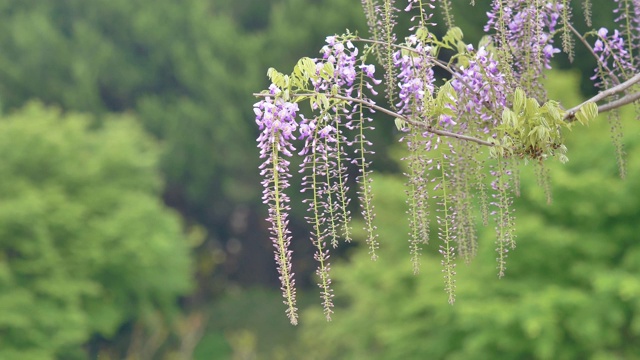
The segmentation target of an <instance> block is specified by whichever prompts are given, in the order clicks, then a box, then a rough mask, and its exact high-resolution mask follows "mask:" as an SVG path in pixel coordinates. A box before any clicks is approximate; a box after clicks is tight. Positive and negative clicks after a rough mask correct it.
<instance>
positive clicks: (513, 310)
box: [301, 72, 640, 359]
mask: <svg viewBox="0 0 640 360" xmlns="http://www.w3.org/2000/svg"><path fill="white" fill-rule="evenodd" d="M576 82H577V76H573V75H570V74H569V75H568V74H563V73H555V72H554V73H552V74H550V75H549V83H550V88H551V89H552V90H551V92H552V93H553V94H552V95H553V96H557V97H558V98H560V99H563V100H566V103H567V105H571V104H575V103H576V102H577V101H578V100H579V99H580V97H579V95H578V94H577V93H576V90H577V89H576V87H575V84H576ZM626 110H628V111H624V112H623V113H622V118H623V121H624V122H625V124H624V126H625V127H626V130H627V132H628V133H629V134H630V136H629V139H628V141H627V142H626V143H627V145H628V148H627V151H628V154H629V155H628V168H629V174H628V179H635V178H638V177H640V156H638V146H639V145H640V140H638V139H637V133H638V130H640V127H639V125H638V124H636V123H630V122H631V121H633V109H626ZM606 121H607V120H606V119H605V117H604V116H600V117H599V118H598V119H597V120H596V121H594V124H593V125H592V127H591V128H580V129H577V130H574V131H573V132H572V133H571V134H569V135H568V138H569V142H568V144H567V146H568V147H569V158H570V159H571V160H570V162H569V163H568V164H567V165H560V164H557V163H554V164H550V165H549V168H550V172H551V177H552V180H551V181H552V191H553V203H552V204H551V205H547V203H546V197H545V195H544V190H543V189H540V188H539V187H538V186H537V185H536V178H535V176H534V174H533V171H531V170H530V169H528V168H527V167H525V168H524V169H523V174H522V182H521V191H522V195H521V197H519V198H517V199H516V208H517V212H516V214H517V225H516V229H517V235H518V237H517V242H518V245H517V248H516V249H515V250H514V251H513V252H511V253H510V255H509V258H508V263H507V274H506V277H505V278H503V279H500V280H498V278H497V276H496V273H497V270H496V263H495V251H494V247H495V245H494V240H493V231H492V229H491V228H485V229H484V231H482V232H481V234H480V239H479V241H480V251H479V255H478V257H477V258H476V259H475V260H474V261H473V262H472V263H471V264H469V265H466V264H464V263H461V264H459V265H458V267H457V270H458V276H457V301H456V303H455V304H454V305H453V306H450V305H449V304H448V303H447V301H446V294H445V293H444V291H443V283H442V274H441V267H440V260H441V259H440V258H439V257H438V256H436V255H434V254H437V252H436V246H437V244H430V246H429V248H428V249H426V250H425V255H424V261H423V267H422V272H421V273H420V274H419V275H418V276H414V275H413V274H412V268H411V264H410V262H409V255H408V243H407V240H406V236H402V235H400V236H399V235H398V234H402V233H403V231H402V229H406V220H405V219H404V218H405V210H406V206H405V204H404V196H403V193H402V189H403V181H404V179H402V178H400V177H397V176H378V177H377V178H376V179H375V180H374V184H375V187H376V188H374V191H376V190H377V192H376V194H377V198H376V199H377V204H376V209H377V210H378V218H377V219H378V220H379V221H378V225H379V226H378V228H379V229H380V231H381V234H380V240H381V243H382V245H381V246H382V248H381V251H380V254H381V256H380V258H379V260H378V261H377V262H371V261H370V257H369V255H368V254H367V252H366V249H365V250H358V251H356V252H355V253H354V254H353V256H352V257H351V259H350V261H349V262H341V263H339V264H336V265H334V277H335V280H336V281H335V283H336V296H337V299H336V303H337V304H341V305H340V306H338V308H337V309H336V314H335V315H334V316H333V321H332V322H331V323H326V321H324V316H323V314H322V310H321V308H320V305H316V306H315V307H314V308H312V309H311V310H309V311H307V312H306V313H303V315H302V317H301V324H302V326H303V328H302V329H301V330H302V336H301V348H302V349H304V350H302V351H303V353H304V354H315V355H313V356H312V357H309V358H316V359H333V358H341V359H418V358H420V359H445V358H446V359H498V358H499V359H631V358H636V357H637V355H638V354H640V320H639V319H640V265H639V264H640V245H639V244H640V243H639V240H640V238H639V235H638V223H637V219H638V218H639V217H640V203H639V202H638V201H637V197H635V196H634V195H633V194H637V193H639V192H640V183H638V182H637V181H630V180H621V179H619V178H618V175H617V166H616V164H615V160H613V158H614V157H613V147H612V145H611V144H610V143H609V139H608V136H604V134H606V133H607V131H608V130H607V124H606ZM627 125H628V127H627ZM634 136H635V138H634Z"/></svg>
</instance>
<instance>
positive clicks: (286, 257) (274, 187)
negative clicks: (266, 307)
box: [253, 85, 298, 325]
mask: <svg viewBox="0 0 640 360" xmlns="http://www.w3.org/2000/svg"><path fill="white" fill-rule="evenodd" d="M269 90H270V93H271V94H272V95H277V94H278V93H280V89H278V88H277V87H275V86H274V85H272V86H271V87H270V89H269ZM253 111H254V113H255V115H256V123H257V124H258V128H259V129H260V130H261V132H260V135H259V136H258V139H257V140H258V148H260V158H262V159H264V162H263V163H262V165H260V175H261V176H262V177H263V179H264V180H263V181H262V185H263V187H264V190H263V192H262V200H263V202H264V203H265V204H266V205H267V206H268V207H269V218H268V219H267V220H268V221H269V222H270V223H271V225H270V228H269V230H270V231H271V240H272V241H273V246H274V248H275V260H276V263H277V265H278V273H279V279H280V282H281V289H282V293H283V297H284V299H285V300H284V303H285V305H286V306H287V316H288V317H289V320H290V321H291V323H292V324H294V325H295V324H297V322H298V314H297V308H296V289H295V280H294V274H293V272H292V269H291V253H292V251H291V250H290V249H289V246H290V244H291V235H290V232H289V229H288V225H289V221H288V219H287V215H288V212H289V210H290V208H289V205H288V204H289V201H290V200H289V196H288V195H287V194H286V193H285V191H284V190H285V189H287V188H288V187H289V178H290V177H291V175H290V173H289V161H288V160H286V158H288V157H291V155H292V151H294V150H295V149H294V147H293V145H292V144H291V140H293V139H294V132H295V131H296V129H297V127H298V123H297V122H296V113H297V112H298V105H297V104H295V103H289V102H286V101H284V100H283V99H281V98H275V100H274V99H272V98H270V97H267V98H265V99H264V100H262V101H260V102H258V103H256V104H255V105H254V108H253Z"/></svg>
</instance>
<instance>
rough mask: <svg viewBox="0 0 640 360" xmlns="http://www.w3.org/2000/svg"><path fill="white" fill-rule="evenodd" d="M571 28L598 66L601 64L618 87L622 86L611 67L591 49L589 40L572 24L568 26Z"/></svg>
mask: <svg viewBox="0 0 640 360" xmlns="http://www.w3.org/2000/svg"><path fill="white" fill-rule="evenodd" d="M567 25H568V26H569V29H570V30H571V32H572V33H573V34H574V35H575V36H577V37H578V39H579V40H580V42H581V43H582V44H584V46H585V47H586V48H587V50H589V52H590V53H591V55H593V57H594V58H595V59H596V61H597V62H598V64H600V66H601V67H602V68H603V69H605V70H607V73H608V74H609V75H611V79H612V80H613V82H614V83H615V84H616V85H619V84H620V79H618V77H617V76H616V75H615V74H614V73H613V71H611V69H609V67H608V66H607V64H605V63H603V62H602V61H601V60H600V57H599V56H598V55H597V54H596V52H595V51H594V50H593V48H592V47H591V45H589V43H588V42H587V39H585V38H584V36H582V35H581V34H580V33H579V32H578V30H576V28H574V27H573V26H572V25H571V24H567Z"/></svg>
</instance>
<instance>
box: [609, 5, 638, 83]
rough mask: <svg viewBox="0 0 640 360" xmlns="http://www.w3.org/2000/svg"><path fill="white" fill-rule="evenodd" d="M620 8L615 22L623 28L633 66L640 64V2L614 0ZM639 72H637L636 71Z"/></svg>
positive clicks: (615, 11)
mask: <svg viewBox="0 0 640 360" xmlns="http://www.w3.org/2000/svg"><path fill="white" fill-rule="evenodd" d="M614 1H615V2H616V3H618V7H617V8H616V9H615V10H614V11H613V12H614V13H616V14H618V17H617V18H616V19H615V22H616V23H618V24H619V25H620V26H621V33H622V36H623V37H624V38H625V39H626V43H627V51H629V54H630V62H631V64H632V65H633V64H635V65H638V64H640V0H614ZM636 71H637V70H636Z"/></svg>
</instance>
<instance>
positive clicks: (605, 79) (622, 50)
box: [591, 28, 637, 87]
mask: <svg viewBox="0 0 640 360" xmlns="http://www.w3.org/2000/svg"><path fill="white" fill-rule="evenodd" d="M597 36H598V39H597V40H596V42H595V44H594V46H593V51H594V52H595V53H596V54H597V55H598V67H597V68H596V70H595V72H596V73H595V75H594V76H592V77H591V79H592V80H596V79H598V78H600V81H596V86H598V87H603V86H605V87H609V86H612V85H614V84H615V83H617V82H619V80H615V81H614V80H612V79H610V78H609V77H610V76H612V75H613V76H614V77H615V78H618V79H627V78H629V77H631V76H633V75H634V74H635V72H636V71H637V69H634V66H633V63H632V61H633V59H632V58H631V53H630V52H629V51H628V49H627V43H626V42H625V38H624V37H622V34H621V33H620V32H619V31H618V30H614V31H613V33H611V34H610V33H609V30H608V29H606V28H600V30H598V32H597ZM607 69H609V70H610V71H611V72H612V73H609V71H608V70H607Z"/></svg>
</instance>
